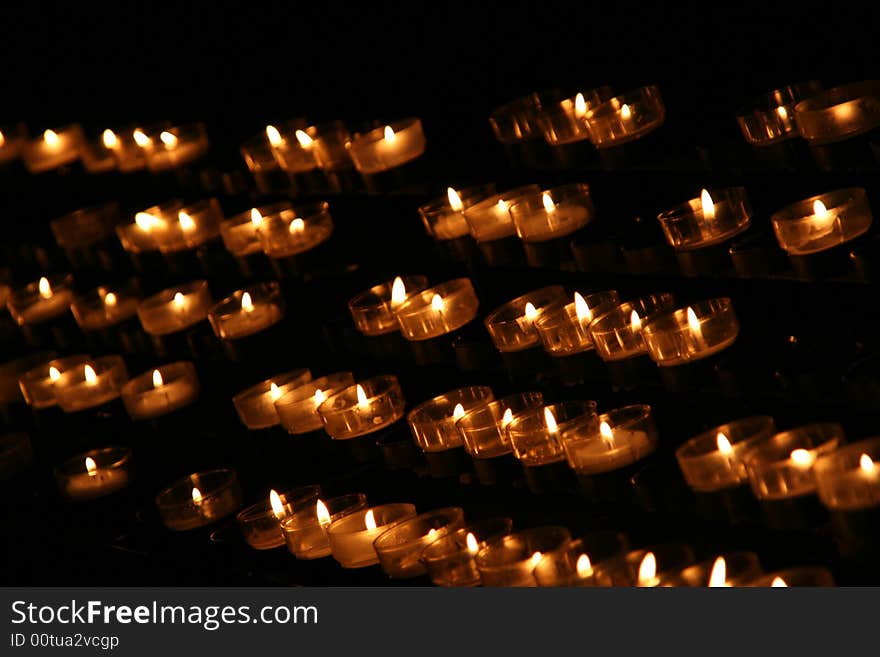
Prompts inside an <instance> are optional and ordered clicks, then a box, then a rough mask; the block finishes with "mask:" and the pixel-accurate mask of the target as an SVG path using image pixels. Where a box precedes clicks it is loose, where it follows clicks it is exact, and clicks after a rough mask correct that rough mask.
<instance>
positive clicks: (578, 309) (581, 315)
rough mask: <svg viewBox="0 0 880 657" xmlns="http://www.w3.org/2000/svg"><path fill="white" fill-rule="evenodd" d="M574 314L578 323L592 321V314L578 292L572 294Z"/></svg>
mask: <svg viewBox="0 0 880 657" xmlns="http://www.w3.org/2000/svg"><path fill="white" fill-rule="evenodd" d="M574 312H575V315H577V318H578V321H579V322H592V321H593V313H592V312H590V306H588V305H587V300H586V299H584V298H583V297H582V296H581V293H580V292H575V293H574Z"/></svg>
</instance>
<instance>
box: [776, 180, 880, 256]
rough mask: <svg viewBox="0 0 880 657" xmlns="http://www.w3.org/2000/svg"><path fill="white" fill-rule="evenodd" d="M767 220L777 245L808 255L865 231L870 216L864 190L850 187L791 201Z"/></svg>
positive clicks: (869, 223)
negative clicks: (769, 222)
mask: <svg viewBox="0 0 880 657" xmlns="http://www.w3.org/2000/svg"><path fill="white" fill-rule="evenodd" d="M770 220H771V222H772V223H773V230H774V232H775V233H776V239H777V241H778V242H779V246H781V247H782V248H783V249H784V250H785V251H786V252H787V253H789V254H791V255H810V254H813V253H819V252H821V251H827V250H828V249H831V248H833V247H835V246H838V245H840V244H844V243H846V242H849V241H851V240H854V239H856V238H857V237H859V236H861V235H864V234H865V233H866V232H867V231H868V229H869V228H870V227H871V222H872V221H873V216H872V213H871V208H870V205H869V204H868V197H867V193H866V192H865V190H864V189H861V188H858V187H852V188H847V189H838V190H835V191H833V192H828V193H826V194H821V195H819V196H812V197H810V198H807V199H804V200H802V201H798V202H797V203H793V204H792V205H789V206H787V207H785V208H783V209H782V210H780V211H778V212H776V213H774V214H773V215H772V216H771V217H770Z"/></svg>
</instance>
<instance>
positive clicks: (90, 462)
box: [86, 456, 98, 477]
mask: <svg viewBox="0 0 880 657" xmlns="http://www.w3.org/2000/svg"><path fill="white" fill-rule="evenodd" d="M86 472H88V473H89V476H90V477H94V476H95V475H96V474H98V464H97V463H95V459H93V458H92V457H91V456H87V457H86Z"/></svg>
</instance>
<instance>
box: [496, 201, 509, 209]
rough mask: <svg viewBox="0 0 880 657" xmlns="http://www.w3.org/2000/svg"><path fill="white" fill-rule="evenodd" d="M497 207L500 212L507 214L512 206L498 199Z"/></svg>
mask: <svg viewBox="0 0 880 657" xmlns="http://www.w3.org/2000/svg"><path fill="white" fill-rule="evenodd" d="M496 207H497V208H498V212H507V210H508V209H509V208H510V204H509V203H508V202H507V201H505V200H504V199H503V198H502V199H498V205H497V206H496Z"/></svg>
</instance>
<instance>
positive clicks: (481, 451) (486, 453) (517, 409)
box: [455, 392, 544, 459]
mask: <svg viewBox="0 0 880 657" xmlns="http://www.w3.org/2000/svg"><path fill="white" fill-rule="evenodd" d="M543 406H544V397H543V395H542V394H541V393H540V392H523V393H519V394H515V395H509V396H507V397H503V398H502V399H500V400H498V401H492V402H483V403H481V404H478V405H475V406H474V407H473V408H471V409H470V410H468V411H465V412H464V414H463V415H462V416H461V417H460V418H459V419H458V420H457V421H456V423H455V424H456V427H457V429H458V431H459V433H461V435H462V439H463V441H464V445H465V449H466V450H467V451H468V453H469V454H470V455H471V456H473V457H474V458H476V459H483V458H495V457H498V456H503V455H505V454H509V453H510V452H511V446H510V438H509V436H508V435H507V428H508V426H509V425H510V423H511V422H512V421H513V416H514V415H515V414H519V413H522V412H524V411H527V410H530V409H534V408H542V407H543Z"/></svg>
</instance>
